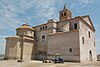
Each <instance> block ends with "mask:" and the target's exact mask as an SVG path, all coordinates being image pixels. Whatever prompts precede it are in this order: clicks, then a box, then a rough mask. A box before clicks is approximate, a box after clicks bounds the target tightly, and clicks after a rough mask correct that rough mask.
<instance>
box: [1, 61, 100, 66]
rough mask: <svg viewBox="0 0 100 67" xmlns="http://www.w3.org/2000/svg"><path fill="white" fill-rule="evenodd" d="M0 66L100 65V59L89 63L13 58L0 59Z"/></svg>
mask: <svg viewBox="0 0 100 67" xmlns="http://www.w3.org/2000/svg"><path fill="white" fill-rule="evenodd" d="M0 67H100V61H98V62H91V63H75V62H64V64H54V63H42V61H29V62H17V61H15V60H3V61H0Z"/></svg>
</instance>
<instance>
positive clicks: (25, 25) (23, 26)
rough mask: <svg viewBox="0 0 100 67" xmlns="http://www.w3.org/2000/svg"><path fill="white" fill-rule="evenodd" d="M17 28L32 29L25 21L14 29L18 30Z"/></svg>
mask: <svg viewBox="0 0 100 67" xmlns="http://www.w3.org/2000/svg"><path fill="white" fill-rule="evenodd" d="M18 29H30V30H34V28H32V27H30V25H28V24H27V23H26V24H23V25H22V26H21V27H19V28H17V29H16V30H18Z"/></svg>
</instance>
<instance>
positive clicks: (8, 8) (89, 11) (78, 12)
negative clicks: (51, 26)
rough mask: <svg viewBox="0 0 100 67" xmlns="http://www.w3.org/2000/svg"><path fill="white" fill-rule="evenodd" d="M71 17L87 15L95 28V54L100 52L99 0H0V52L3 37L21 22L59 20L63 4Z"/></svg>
mask: <svg viewBox="0 0 100 67" xmlns="http://www.w3.org/2000/svg"><path fill="white" fill-rule="evenodd" d="M65 3H66V4H67V7H68V8H69V9H70V10H71V11H72V12H73V17H75V16H83V15H89V16H90V18H91V20H92V22H93V24H94V27H95V29H96V45H97V46H96V47H97V54H100V45H99V44H100V35H99V34H100V26H99V25H100V22H99V19H100V0H0V54H4V52H5V44H6V43H5V38H6V37H7V36H14V35H15V34H16V33H15V32H16V30H15V29H16V28H17V27H19V26H21V25H22V24H23V23H26V21H27V20H28V23H29V24H30V25H31V26H36V25H39V24H42V23H46V22H47V20H48V19H52V18H53V19H55V20H59V11H60V10H62V9H63V6H64V4H65Z"/></svg>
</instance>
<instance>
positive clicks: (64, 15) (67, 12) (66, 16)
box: [59, 4, 72, 21]
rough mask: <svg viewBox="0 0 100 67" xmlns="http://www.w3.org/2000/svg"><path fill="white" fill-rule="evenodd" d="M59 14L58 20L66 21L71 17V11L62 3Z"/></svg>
mask: <svg viewBox="0 0 100 67" xmlns="http://www.w3.org/2000/svg"><path fill="white" fill-rule="evenodd" d="M59 15H60V21H66V20H68V19H71V18H72V13H71V11H70V10H68V8H67V7H66V4H65V5H64V8H63V10H61V11H60V12H59Z"/></svg>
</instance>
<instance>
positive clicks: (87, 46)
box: [5, 5, 97, 62]
mask: <svg viewBox="0 0 100 67" xmlns="http://www.w3.org/2000/svg"><path fill="white" fill-rule="evenodd" d="M56 55H60V56H61V57H63V58H64V60H65V61H75V62H90V61H96V60H97V57H96V40H95V28H94V26H93V24H92V21H91V19H90V17H89V16H88V15H86V16H77V17H75V18H73V17H72V12H71V11H70V10H69V9H68V8H67V7H66V5H65V6H64V8H63V9H62V10H61V11H60V12H59V21H55V20H53V19H50V20H48V21H47V23H45V24H41V25H38V26H34V27H30V25H28V24H27V23H26V24H23V25H22V26H21V27H19V28H17V29H16V36H12V37H7V38H6V49H5V59H15V60H18V59H23V60H24V61H29V60H34V59H35V60H43V59H54V58H55V56H56Z"/></svg>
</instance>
